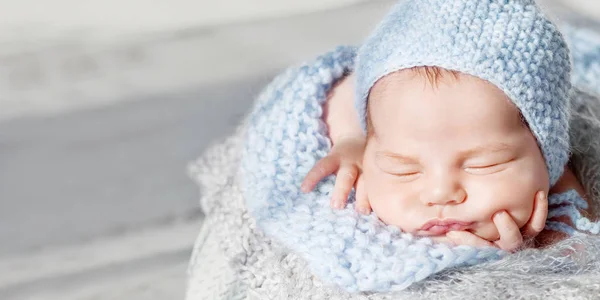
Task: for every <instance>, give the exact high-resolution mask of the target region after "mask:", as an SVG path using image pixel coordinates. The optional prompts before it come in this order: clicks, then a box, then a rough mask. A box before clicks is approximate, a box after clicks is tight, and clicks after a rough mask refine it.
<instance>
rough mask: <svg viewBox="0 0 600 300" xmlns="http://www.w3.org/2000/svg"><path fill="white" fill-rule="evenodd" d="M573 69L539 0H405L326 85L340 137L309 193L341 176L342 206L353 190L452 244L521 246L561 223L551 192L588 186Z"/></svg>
mask: <svg viewBox="0 0 600 300" xmlns="http://www.w3.org/2000/svg"><path fill="white" fill-rule="evenodd" d="M433 8H435V9H433ZM457 15H458V17H457ZM570 75H571V61H570V56H569V51H568V48H567V45H566V43H565V41H564V39H563V36H562V35H561V33H560V32H559V31H558V30H557V28H556V26H555V25H554V24H552V23H551V22H550V21H548V20H547V19H546V18H545V17H544V16H543V15H542V13H541V12H540V11H539V8H538V7H537V6H536V5H535V3H534V1H526V0H514V1H487V0H486V1H481V0H450V1H447V0H443V1H442V0H428V1H425V0H413V1H404V2H403V3H401V4H399V5H397V6H396V7H395V8H394V9H393V10H392V12H391V13H390V14H389V15H388V16H387V17H386V18H385V19H384V20H383V22H382V23H381V24H380V25H379V26H378V27H377V29H376V30H375V31H374V32H373V33H372V34H371V36H370V37H369V38H368V40H367V41H366V42H365V43H364V44H363V45H362V47H361V48H360V49H359V52H358V54H357V58H356V64H355V66H354V70H353V71H352V72H351V74H348V76H346V77H345V78H343V79H341V80H339V81H338V84H337V85H336V86H335V87H334V88H332V89H331V90H330V91H329V96H328V98H327V103H326V105H325V111H324V115H323V119H324V121H325V122H326V124H327V127H328V133H329V138H330V139H331V143H332V148H331V151H330V153H329V154H328V155H327V156H326V157H325V158H323V159H321V160H320V161H318V162H317V163H316V164H315V166H314V168H313V169H312V170H311V171H310V172H309V173H308V174H307V176H306V178H305V180H304V182H303V184H302V190H303V191H304V192H309V191H311V190H313V188H314V187H315V186H316V185H317V183H318V182H319V181H320V180H322V179H323V178H325V177H327V176H328V175H331V174H333V173H335V174H336V175H337V176H336V181H335V189H334V191H333V193H332V200H331V206H332V207H333V208H337V209H341V208H343V207H345V205H346V202H347V199H348V196H349V194H350V193H351V190H352V188H353V187H354V188H355V195H354V196H355V199H356V202H355V205H354V207H355V209H356V210H358V211H359V212H361V213H363V214H369V213H370V212H371V210H372V211H373V212H374V213H375V214H376V216H377V217H378V218H379V219H380V220H381V221H383V222H384V223H386V224H389V225H394V226H397V227H399V228H400V229H402V231H404V232H409V233H413V234H415V235H417V236H427V237H430V238H432V239H433V240H435V241H439V242H444V243H451V244H467V245H472V246H496V247H499V248H502V249H504V250H509V251H512V250H515V249H517V248H519V247H521V246H522V244H523V241H524V240H526V239H527V238H532V237H535V236H537V235H538V234H539V233H540V232H542V230H543V229H544V227H545V226H546V229H550V230H553V229H554V230H555V231H556V232H558V229H559V227H560V226H558V225H557V224H558V223H560V222H552V221H550V222H548V223H547V217H548V205H549V202H548V196H549V195H550V194H554V193H563V192H566V191H568V190H571V189H574V190H575V191H577V192H578V193H579V194H580V196H583V188H582V187H581V185H580V184H579V183H578V182H577V179H576V178H575V177H574V175H573V173H572V172H571V171H570V170H569V168H568V166H567V164H568V160H569V131H568V120H569V99H570V97H571V92H572V91H571V83H570V78H571V77H570ZM572 195H573V194H572ZM573 201H575V200H573ZM550 204H552V203H550ZM554 204H559V203H554ZM553 220H554V219H553ZM555 221H563V222H567V223H568V220H567V219H566V218H563V219H556V220H555ZM553 224H554V227H553ZM571 225H572V224H571ZM541 237H543V238H544V240H546V241H552V240H555V239H556V238H559V237H560V236H559V235H558V234H553V233H552V231H550V232H544V234H543V235H541V236H540V238H541Z"/></svg>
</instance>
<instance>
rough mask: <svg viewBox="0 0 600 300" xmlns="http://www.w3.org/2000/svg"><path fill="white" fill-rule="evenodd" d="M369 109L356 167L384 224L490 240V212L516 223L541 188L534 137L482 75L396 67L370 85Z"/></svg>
mask: <svg viewBox="0 0 600 300" xmlns="http://www.w3.org/2000/svg"><path fill="white" fill-rule="evenodd" d="M369 115H370V124H371V128H372V131H370V135H369V140H368V143H367V147H366V150H365V157H364V161H363V168H364V170H363V172H364V173H363V176H364V180H365V187H366V189H367V194H368V197H369V201H370V203H371V207H372V209H373V211H374V212H375V213H376V214H377V216H378V217H379V218H380V219H381V220H382V221H383V222H385V223H387V224H391V225H396V226H398V227H400V228H401V229H402V230H404V231H407V232H412V233H415V234H417V235H427V236H443V235H445V234H446V233H447V232H448V231H450V230H465V231H470V232H472V233H474V234H476V235H478V236H480V237H482V238H484V239H487V240H496V239H498V237H499V235H498V230H497V229H496V226H495V225H494V223H493V222H492V217H493V215H494V214H495V213H497V212H499V211H502V210H506V211H507V212H508V213H509V214H510V215H511V216H512V217H513V219H514V220H515V222H516V223H517V225H519V227H522V226H523V225H524V224H525V223H526V222H527V221H528V220H529V217H530V216H531V213H532V210H533V202H534V197H535V194H536V193H537V192H538V191H545V192H548V182H549V179H548V172H547V169H546V165H545V162H544V159H543V157H542V154H541V152H540V150H539V148H538V146H537V143H536V140H535V137H534V136H533V135H532V133H531V132H530V130H529V129H528V128H527V127H526V126H525V125H524V124H523V123H522V122H521V119H520V117H519V112H518V110H517V108H516V107H515V106H514V105H513V104H512V103H511V102H510V100H509V99H508V98H507V97H506V95H505V94H504V93H503V92H502V91H501V90H500V89H498V88H497V87H495V86H493V85H492V84H490V83H488V82H486V81H483V80H481V79H478V78H475V77H472V76H469V75H464V74H461V75H460V76H459V78H458V79H455V78H452V77H444V78H442V79H441V82H440V83H439V85H438V86H437V87H433V86H432V85H431V84H430V83H429V81H428V80H427V78H425V77H424V76H421V75H419V74H416V73H414V72H413V71H410V70H408V71H406V70H405V71H401V72H396V73H394V74H391V75H389V76H386V77H385V78H383V79H381V80H379V81H378V82H377V84H375V86H374V87H373V89H372V90H371V96H370V98H369ZM431 221H433V222H436V221H442V222H446V224H445V225H439V226H433V227H431V223H430V222H431ZM428 222H429V225H427V223H428ZM428 227H429V229H427V228H428Z"/></svg>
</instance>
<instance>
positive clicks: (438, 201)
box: [421, 179, 467, 206]
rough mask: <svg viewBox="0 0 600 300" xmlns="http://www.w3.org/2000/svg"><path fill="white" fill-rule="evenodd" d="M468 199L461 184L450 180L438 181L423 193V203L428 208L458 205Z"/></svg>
mask: <svg viewBox="0 0 600 300" xmlns="http://www.w3.org/2000/svg"><path fill="white" fill-rule="evenodd" d="M466 198H467V193H466V191H465V189H464V188H463V187H462V186H461V184H460V183H459V182H457V181H455V180H450V179H444V180H436V181H435V183H434V184H430V185H428V186H427V187H426V188H425V189H424V191H423V192H422V193H421V201H422V202H423V203H424V204H425V205H427V206H433V205H456V204H460V203H463V202H464V201H465V199H466Z"/></svg>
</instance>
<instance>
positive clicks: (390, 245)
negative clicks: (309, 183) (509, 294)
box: [241, 28, 600, 292]
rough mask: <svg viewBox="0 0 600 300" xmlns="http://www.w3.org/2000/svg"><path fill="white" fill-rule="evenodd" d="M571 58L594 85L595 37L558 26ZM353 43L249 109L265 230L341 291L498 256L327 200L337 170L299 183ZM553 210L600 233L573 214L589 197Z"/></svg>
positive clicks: (249, 199) (284, 77) (402, 281)
mask: <svg viewBox="0 0 600 300" xmlns="http://www.w3.org/2000/svg"><path fill="white" fill-rule="evenodd" d="M565 30H566V31H565V32H566V34H567V37H568V39H569V42H570V46H571V50H572V52H573V58H574V68H575V72H574V77H573V82H574V84H575V85H578V86H583V87H585V88H586V89H588V90H589V89H594V91H595V92H600V88H599V87H598V84H597V83H598V81H597V80H598V78H600V39H599V38H598V37H597V36H594V35H590V34H585V32H584V33H582V32H581V31H574V30H570V29H569V28H565ZM355 53H356V48H355V47H338V48H336V49H335V50H334V51H331V52H329V53H326V54H324V55H322V56H319V57H318V58H316V59H315V60H314V61H311V62H308V63H306V64H303V65H301V66H296V67H292V68H289V69H288V70H286V71H285V72H284V73H283V74H281V75H279V76H278V77H277V78H275V79H274V81H273V82H272V83H271V84H269V85H268V86H267V87H266V89H265V90H264V91H263V92H262V93H261V95H260V96H259V97H258V99H257V102H256V104H255V107H254V108H253V110H252V112H251V114H250V117H249V119H248V124H247V126H248V127H247V131H246V140H245V143H244V149H243V154H242V162H241V164H242V165H241V176H242V177H241V178H242V190H243V195H244V198H245V201H246V205H247V208H248V210H249V212H250V213H251V215H252V216H253V217H254V218H255V219H256V221H257V225H258V226H259V227H260V228H261V229H262V230H263V231H264V233H265V234H266V235H267V236H269V237H272V238H274V240H276V241H278V242H280V243H281V244H282V245H283V246H285V247H286V248H288V249H289V250H290V251H293V252H295V253H298V254H299V255H300V256H301V257H303V258H304V259H305V260H306V261H307V262H308V264H309V266H310V268H311V270H312V272H313V274H314V275H315V276H317V277H319V278H320V279H321V280H323V281H324V282H327V283H330V284H334V285H337V286H339V287H341V288H343V289H345V290H347V291H350V292H357V291H373V292H385V291H397V290H402V289H405V288H406V287H408V286H410V285H411V284H413V283H415V282H418V281H420V280H423V279H425V278H427V277H428V276H430V275H432V274H435V273H438V272H440V271H443V270H446V269H448V268H454V267H459V266H465V265H473V264H478V263H482V262H486V261H491V260H498V259H501V258H502V257H503V256H505V255H507V254H508V253H506V252H504V251H502V250H499V249H496V248H491V247H490V248H474V247H470V246H450V245H446V244H439V243H433V242H432V241H431V240H430V239H429V238H419V237H415V236H413V235H411V234H408V233H404V232H402V231H401V230H399V229H398V228H397V227H395V226H388V225H386V224H384V223H382V222H381V221H380V220H379V219H378V218H377V216H376V214H375V213H372V214H371V215H369V216H364V215H360V214H358V213H356V212H355V210H354V198H353V196H352V195H351V196H350V199H349V204H348V206H347V207H346V208H345V209H343V210H333V209H331V208H330V207H329V203H330V201H329V200H330V194H331V192H332V190H333V186H334V182H335V178H334V177H333V176H330V177H328V178H326V179H325V180H323V181H322V182H321V183H320V184H319V185H318V186H317V188H316V189H315V190H314V191H313V192H311V193H308V194H304V193H302V192H301V191H300V184H301V182H302V180H303V179H304V176H305V175H306V174H307V172H308V171H309V170H310V169H311V168H312V167H313V166H314V164H315V163H316V162H317V161H318V160H319V159H321V158H323V157H324V156H325V155H326V154H327V153H328V151H329V150H330V147H331V142H330V140H329V138H328V135H327V128H326V126H325V123H324V121H323V120H322V118H321V117H322V113H323V110H322V107H323V104H324V102H325V101H326V97H327V93H328V91H329V89H330V88H331V87H332V86H333V85H334V84H335V82H336V81H337V80H339V79H340V78H342V77H343V76H344V75H345V74H347V73H348V72H351V71H352V69H353V65H354V58H355ZM549 203H550V205H551V206H552V207H553V209H551V210H550V212H549V213H550V215H551V216H560V215H566V216H569V217H570V218H571V219H572V220H573V221H574V223H575V224H576V226H575V228H571V227H569V226H567V225H565V224H563V223H558V222H547V225H546V227H547V228H548V229H553V230H561V231H565V232H568V233H569V234H582V233H581V232H588V233H590V232H591V233H594V234H597V233H598V232H599V230H600V225H599V224H597V223H593V222H591V221H590V220H588V219H586V218H585V217H583V216H581V214H579V212H578V210H577V208H585V207H586V205H587V203H586V202H585V201H584V200H583V199H581V198H580V197H579V196H578V195H577V193H575V192H574V191H570V192H567V193H564V194H560V195H551V197H550V199H549Z"/></svg>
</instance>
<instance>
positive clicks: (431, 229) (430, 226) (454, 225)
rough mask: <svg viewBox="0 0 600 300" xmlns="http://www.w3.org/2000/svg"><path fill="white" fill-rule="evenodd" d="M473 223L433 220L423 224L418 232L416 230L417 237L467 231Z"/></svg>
mask: <svg viewBox="0 0 600 300" xmlns="http://www.w3.org/2000/svg"><path fill="white" fill-rule="evenodd" d="M473 223H474V222H464V221H458V220H453V219H445V220H439V219H434V220H431V221H429V222H427V223H425V224H424V225H423V226H421V228H420V229H419V230H417V232H416V234H417V235H424V236H436V235H442V234H446V233H448V232H449V231H453V230H454V231H460V230H466V229H469V227H470V226H471V225H473Z"/></svg>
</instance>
